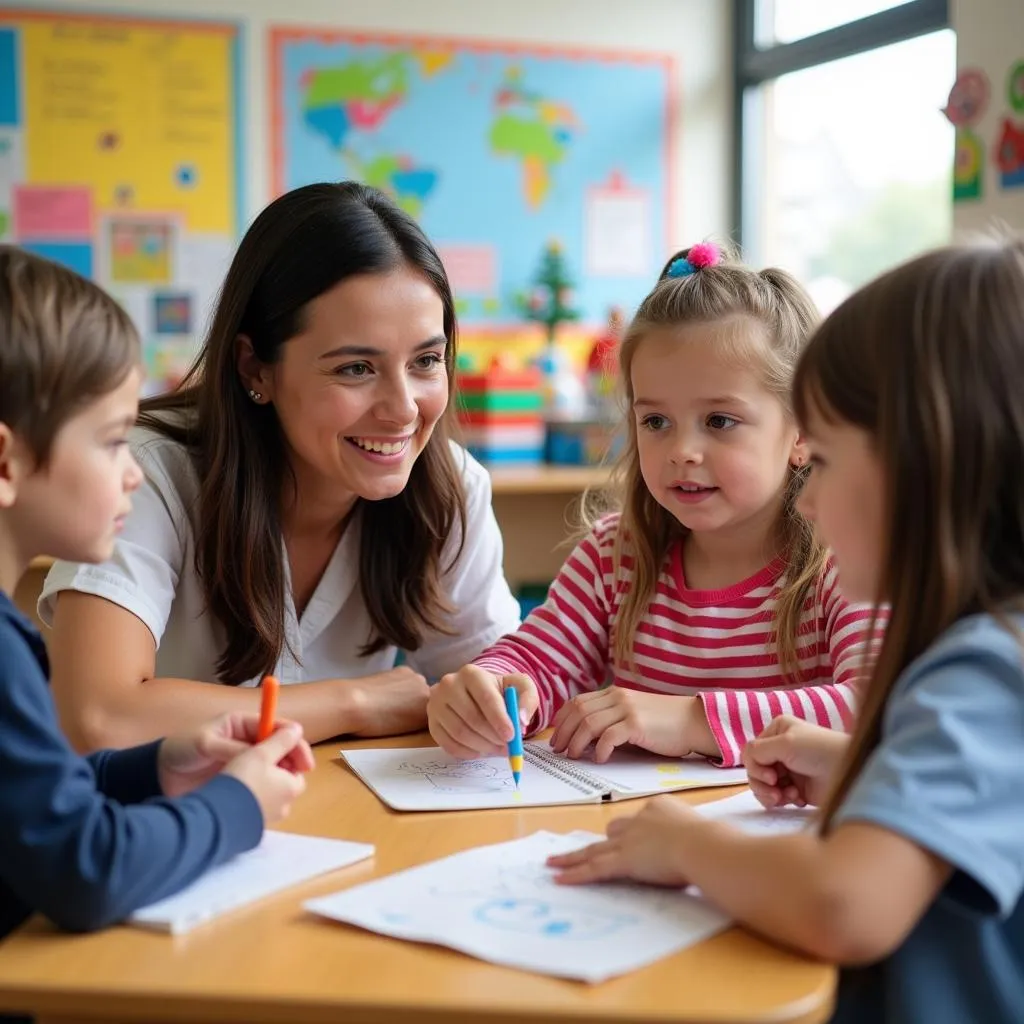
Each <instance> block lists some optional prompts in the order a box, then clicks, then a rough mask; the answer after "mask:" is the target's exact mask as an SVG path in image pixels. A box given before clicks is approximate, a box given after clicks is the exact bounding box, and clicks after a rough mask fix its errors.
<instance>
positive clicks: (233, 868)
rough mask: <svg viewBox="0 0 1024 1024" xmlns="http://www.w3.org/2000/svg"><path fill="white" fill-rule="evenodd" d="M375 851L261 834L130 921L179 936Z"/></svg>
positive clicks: (361, 846) (313, 838) (335, 842)
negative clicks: (257, 840)
mask: <svg viewBox="0 0 1024 1024" xmlns="http://www.w3.org/2000/svg"><path fill="white" fill-rule="evenodd" d="M373 852H374V850H373V847H372V846H370V845H369V844H367V843H347V842H343V841H342V840H340V839H322V838H320V837H318V836H300V835H293V834H292V833H290V832H264V833H263V839H262V841H261V842H260V845H259V846H257V847H256V848H255V849H254V850H250V851H249V852H248V853H243V854H240V855H239V856H238V857H235V858H234V860H230V861H228V862H227V863H226V864H221V865H220V866H219V867H216V868H214V869H213V870H212V871H209V872H208V873H207V874H205V875H203V876H202V877H201V878H199V879H198V880H196V881H195V882H193V883H192V885H190V886H188V888H186V889H182V890H181V892H179V893H176V894H175V895H174V896H168V897H167V899H164V900H160V901H159V902H157V903H151V904H150V905H149V906H148V907H143V908H142V909H141V910H137V911H136V912H135V913H134V914H132V916H131V917H130V918H129V919H128V923H129V924H134V925H139V926H140V927H143V928H151V929H155V930H157V931H164V932H170V933H171V934H172V935H180V934H181V933H182V932H187V931H188V930H189V929H190V928H194V927H195V926H196V925H197V924H202V923H203V922H204V921H209V920H210V919H211V918H213V917H217V916H218V915H220V914H223V913H226V912H227V911H229V910H234V909H236V908H237V907H241V906H244V905H245V904H247V903H252V902H254V901H255V900H259V899H263V898H264V897H266V896H270V895H271V894H273V893H275V892H279V891H280V890H281V889H287V888H288V887H289V886H291V885H297V884H298V883H299V882H305V881H306V880H307V879H310V878H315V877H316V876H317V875H322V874H324V873H325V872H327V871H335V870H337V869H338V868H344V867H348V865H350V864H355V863H356V862H357V861H360V860H365V859H366V858H367V857H372V856H373Z"/></svg>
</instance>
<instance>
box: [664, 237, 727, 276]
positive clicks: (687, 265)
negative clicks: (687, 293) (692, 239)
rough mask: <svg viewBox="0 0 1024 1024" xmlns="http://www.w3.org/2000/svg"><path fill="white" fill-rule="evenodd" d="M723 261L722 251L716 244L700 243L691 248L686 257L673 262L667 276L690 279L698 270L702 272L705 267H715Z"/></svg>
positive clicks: (666, 273)
mask: <svg viewBox="0 0 1024 1024" xmlns="http://www.w3.org/2000/svg"><path fill="white" fill-rule="evenodd" d="M721 261H722V253H721V250H720V249H719V248H718V246H717V245H715V243H714V242H698V243H697V244H696V245H691V246H690V248H689V249H688V250H687V253H686V256H685V257H684V256H680V258H679V259H677V260H673V261H672V263H671V264H670V266H669V268H668V270H667V271H666V272H665V276H666V277H689V276H690V275H691V274H695V273H696V272H697V271H698V270H702V269H703V268H704V267H714V266H716V265H717V264H718V263H721Z"/></svg>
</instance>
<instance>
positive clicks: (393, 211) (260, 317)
mask: <svg viewBox="0 0 1024 1024" xmlns="http://www.w3.org/2000/svg"><path fill="white" fill-rule="evenodd" d="M399 267H407V268H410V269H412V270H414V271H416V272H417V273H420V274H422V275H423V277H424V278H426V280H428V281H429V282H430V284H431V285H432V286H433V288H434V290H435V291H436V292H437V294H438V295H439V296H440V298H441V301H442V304H443V307H444V333H445V337H446V338H447V340H448V346H447V352H446V354H445V363H446V367H447V371H448V379H449V381H451V380H452V379H453V376H454V366H455V357H456V321H455V304H454V301H453V299H452V293H451V288H450V286H449V284H448V278H447V275H446V274H445V271H444V267H443V266H442V264H441V260H440V257H439V256H438V255H437V252H436V251H435V249H434V247H433V246H432V245H431V244H430V242H429V241H428V239H427V237H426V236H425V235H424V234H423V232H422V231H421V230H420V228H419V226H418V225H417V224H416V222H415V221H414V220H413V219H412V218H411V217H410V216H409V215H408V214H406V213H405V212H403V211H402V210H400V209H399V208H398V207H397V206H396V205H395V204H394V203H392V202H391V200H390V199H388V198H387V196H385V195H384V194H383V193H382V192H379V191H377V190H376V189H372V188H368V187H367V186H364V185H360V184H358V183H356V182H350V181H346V182H341V183H340V184H333V183H332V184H326V183H325V184H316V185H307V186H305V187H303V188H298V189H295V190H294V191H292V192H288V193H286V194H285V195H283V196H281V197H279V198H278V199H276V200H274V202H272V203H271V204H270V205H269V206H268V207H267V208H266V209H265V210H264V211H263V212H262V213H261V214H260V215H259V216H258V217H257V218H256V220H255V221H254V222H253V224H252V226H251V227H250V228H249V230H248V231H247V232H246V235H245V237H244V238H243V239H242V242H241V245H240V246H239V248H238V252H237V253H236V254H235V258H234V260H232V263H231V267H230V269H229V270H228V274H227V277H226V279H225V281H224V285H223V287H222V289H221V292H220V297H219V300H218V303H217V308H216V311H215V313H214V317H213V322H212V324H211V326H210V330H209V334H208V335H207V338H206V341H205V343H204V345H203V348H202V351H201V352H200V354H199V356H198V358H197V359H196V361H195V363H194V364H193V365H192V367H191V369H190V370H189V372H188V373H187V374H186V376H185V378H184V380H183V381H182V383H181V385H180V386H179V387H178V389H177V390H175V391H174V392H172V393H170V394H168V395H162V396H159V397H157V398H152V399H149V400H147V401H146V402H144V403H143V405H142V413H141V415H140V419H139V422H140V424H142V425H143V426H146V427H149V428H151V429H153V430H156V431H158V432H159V433H161V434H163V435H164V436H166V437H169V438H171V439H173V440H175V441H178V442H179V443H181V444H183V445H185V446H186V447H187V448H188V449H189V451H190V453H191V455H192V458H193V460H194V463H195V467H196V471H197V473H198V476H199V507H198V509H197V517H196V518H197V527H196V571H197V572H198V574H199V577H200V579H201V580H202V585H203V589H204V591H205V595H206V600H207V605H208V609H209V611H210V612H211V613H212V614H213V615H214V616H215V617H216V618H217V619H218V620H219V621H220V622H221V623H222V625H223V626H224V632H225V636H226V643H225V646H224V650H223V651H222V652H221V654H220V658H219V660H218V662H217V670H218V673H219V676H220V679H221V681H223V682H225V683H232V684H236V685H237V684H238V683H241V682H244V681H245V680H248V679H251V678H253V677H255V676H257V675H260V674H262V673H266V672H270V671H272V670H273V667H274V665H275V664H276V663H277V660H278V658H279V656H280V654H281V651H282V649H283V648H284V645H285V588H286V579H287V575H286V573H285V566H284V551H283V544H282V533H281V496H282V489H283V486H284V484H285V483H286V481H287V480H288V478H289V476H290V472H291V470H290V466H289V462H288V457H287V453H286V446H285V443H284V438H283V435H282V432H281V427H280V424H279V422H278V418H277V415H276V413H275V412H274V411H273V407H272V406H269V405H256V404H255V403H253V402H252V401H251V400H250V399H249V398H248V397H247V395H246V389H245V386H244V384H243V383H242V380H241V378H240V377H239V374H238V369H237V350H236V346H237V339H238V337H239V336H240V335H244V336H245V337H247V338H248V339H249V340H250V341H251V343H252V347H253V351H254V352H255V354H256V356H257V357H258V359H259V360H260V361H261V362H263V363H266V364H273V363H275V362H277V361H278V360H279V359H280V358H281V355H282V349H283V346H284V345H285V343H286V342H288V341H289V339H291V338H294V337H295V336H296V335H298V334H300V333H301V332H302V331H303V329H304V327H305V319H306V311H307V308H308V306H309V304H310V303H311V302H312V301H313V300H314V299H316V298H317V297H318V296H320V295H323V294H324V293H325V292H327V291H329V290H330V289H332V288H334V287H335V286H336V285H337V284H339V283H340V282H341V281H344V280H345V279H346V278H349V277H353V276H355V275H357V274H386V273H388V272H390V271H393V270H395V269H397V268H399ZM452 408H453V406H452V403H449V406H448V408H447V409H446V411H445V413H444V415H443V416H442V417H441V418H440V420H439V421H438V423H437V425H436V426H435V428H434V432H433V434H432V436H431V437H430V440H429V441H428V442H427V445H426V447H425V448H424V450H423V452H422V454H421V455H420V457H419V458H418V459H417V460H416V463H415V465H414V466H413V468H412V473H411V475H410V478H409V482H408V485H407V486H406V487H405V489H404V490H403V491H402V493H401V494H398V495H396V496H395V497H393V498H387V499H384V500H382V501H376V502H372V503H368V502H365V501H362V500H360V501H358V502H357V504H356V508H355V509H354V510H353V515H355V514H357V513H358V514H359V515H360V520H361V521H360V528H361V542H360V554H359V579H360V586H361V590H362V596H363V600H364V602H365V604H366V608H367V610H368V612H369V617H370V621H371V623H372V627H373V633H372V635H371V636H369V637H367V639H366V643H365V645H364V646H363V649H362V653H363V654H364V655H366V654H372V653H373V652H375V651H379V650H381V649H382V648H384V647H385V646H387V645H389V644H394V645H396V646H397V647H399V648H402V649H404V650H415V649H416V648H417V647H419V646H420V644H421V643H422V640H423V636H424V634H425V633H426V632H428V631H431V630H436V631H441V632H444V631H446V629H445V625H444V616H445V613H446V612H448V611H450V607H449V605H448V604H447V602H446V600H445V597H444V592H443V589H442V585H441V578H442V576H443V575H444V573H445V572H446V571H448V569H449V568H450V565H442V550H443V548H444V546H445V542H446V540H447V539H448V538H449V536H451V535H452V534H453V533H454V534H455V535H457V536H459V537H462V536H464V535H465V520H466V500H465V493H464V490H463V486H462V478H461V474H460V472H459V470H458V468H457V467H456V464H455V460H454V457H453V455H452V451H451V447H450V445H449V436H450V433H451V421H452V415H453V413H452ZM175 413H177V414H178V415H174V414H175ZM169 414H170V415H169ZM460 554H461V545H460V547H459V550H458V551H457V552H456V554H455V558H456V559H457V558H458V557H459V555H460Z"/></svg>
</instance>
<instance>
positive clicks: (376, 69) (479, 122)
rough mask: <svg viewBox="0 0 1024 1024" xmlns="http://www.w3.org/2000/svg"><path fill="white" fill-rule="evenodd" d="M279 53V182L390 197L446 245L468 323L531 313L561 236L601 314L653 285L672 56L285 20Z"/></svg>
mask: <svg viewBox="0 0 1024 1024" xmlns="http://www.w3.org/2000/svg"><path fill="white" fill-rule="evenodd" d="M270 62H271V73H270V90H271V95H270V109H271V116H272V125H271V133H270V138H271V147H272V151H271V160H272V185H273V188H274V191H275V193H281V192H284V191H287V190H289V189H292V188H295V187H297V186H299V185H303V184H306V183H309V182H313V181H322V180H332V179H340V178H358V179H361V180H363V181H366V182H368V183H369V184H371V185H376V186H378V187H380V188H383V189H384V190H386V191H388V192H389V193H391V195H392V196H393V197H394V198H395V199H397V201H398V202H399V203H400V204H401V205H402V206H403V207H404V208H405V209H406V210H408V211H409V212H410V213H412V214H413V215H415V216H416V217H417V218H418V219H419V220H420V223H421V224H422V225H423V228H424V230H425V231H426V232H427V234H428V235H429V236H430V237H431V239H432V240H433V241H434V242H435V243H436V244H437V245H438V248H439V249H440V251H441V256H442V259H443V260H444V262H445V266H446V268H447V270H448V273H449V275H450V276H451V279H452V285H453V288H454V291H455V294H456V298H457V300H458V306H459V312H460V316H461V318H462V320H463V322H465V323H467V324H470V325H473V326H476V327H486V326H493V327H501V326H508V325H509V324H513V323H520V322H521V321H522V313H521V309H520V308H519V307H518V303H517V300H518V299H521V298H523V297H524V293H528V291H529V288H530V285H531V281H532V279H533V277H534V275H535V274H536V272H537V269H538V267H539V265H540V261H541V257H542V252H543V250H544V248H545V246H546V244H547V243H548V242H550V241H552V240H557V241H558V242H559V243H560V244H561V246H562V248H563V251H564V257H565V261H566V265H567V268H568V270H569V273H570V275H571V276H572V277H573V278H574V279H575V281H576V282H577V289H576V291H575V294H574V295H573V296H572V302H573V304H574V305H575V306H576V307H577V308H578V309H579V310H580V312H581V315H582V319H583V320H584V321H586V322H589V323H592V324H597V323H604V321H605V318H606V316H607V313H608V307H609V306H611V305H620V306H623V307H625V308H627V309H628V308H630V307H632V306H634V305H635V304H636V303H637V302H638V301H639V300H640V299H641V298H642V297H643V295H644V294H645V293H646V291H647V290H648V289H649V288H650V286H651V284H652V283H653V278H654V276H655V275H656V273H657V271H658V269H659V268H660V266H661V264H662V262H663V260H664V258H665V255H666V251H667V248H668V232H669V224H670V221H671V215H672V179H673V174H672V153H673V139H672V134H673V126H674V123H675V118H674V109H673V108H674V100H675V95H676V93H675V89H674V67H673V61H672V58H671V57H669V56H666V55H662V54H651V53H619V52H600V51H586V50H558V49H548V48H541V47H527V46H522V47H520V46H511V45H500V44H495V43H490V42H475V41H474V42H468V41H465V40H458V39H441V38H433V37H411V36H410V37H404V36H385V35H376V34H366V33H348V32H325V31H321V30H314V29H309V30H305V29H296V28H277V29H274V30H272V31H271V37H270Z"/></svg>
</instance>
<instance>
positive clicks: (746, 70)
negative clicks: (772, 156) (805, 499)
mask: <svg viewBox="0 0 1024 1024" xmlns="http://www.w3.org/2000/svg"><path fill="white" fill-rule="evenodd" d="M757 3H758V0H733V41H734V51H733V68H734V74H733V179H732V223H733V238H734V239H735V241H736V243H737V245H739V246H740V247H741V248H744V247H748V246H749V245H750V243H751V238H752V236H754V235H755V231H754V225H756V224H757V223H758V216H757V214H758V212H759V206H758V204H759V203H761V202H762V201H763V196H761V195H760V193H759V191H758V187H757V186H758V173H759V172H758V166H760V167H762V168H763V167H764V160H763V153H764V145H765V140H764V138H763V130H762V126H763V124H764V120H763V108H762V103H761V93H760V87H761V86H763V85H765V84H766V83H767V82H771V81H773V80H775V79H777V78H781V77H782V76H783V75H787V74H790V73H791V72H793V71H803V70H805V69H806V68H812V67H817V66H819V65H821V64H828V63H831V62H832V61H835V60H842V59H843V58H844V57H852V56H854V55H856V54H858V53H866V52H867V51H869V50H877V49H879V48H880V47H883V46H890V45H892V44H893V43H902V42H904V41H905V40H907V39H915V38H917V37H918V36H923V35H928V34H929V33H931V32H938V31H940V30H942V29H946V28H950V27H952V22H951V16H950V0H908V2H906V3H901V4H899V5H898V6H896V7H891V8H889V9H888V10H885V11H879V12H878V13H876V14H869V15H867V16H866V17H864V18H858V19H856V20H855V21H849V22H847V23H846V24H844V25H837V26H835V27H834V28H830V29H826V30H825V31H824V32H818V33H816V34H815V35H811V36H806V37H804V38H803V39H795V40H793V42H790V43H776V44H773V45H772V46H768V47H764V48H762V47H759V46H758V45H757Z"/></svg>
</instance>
